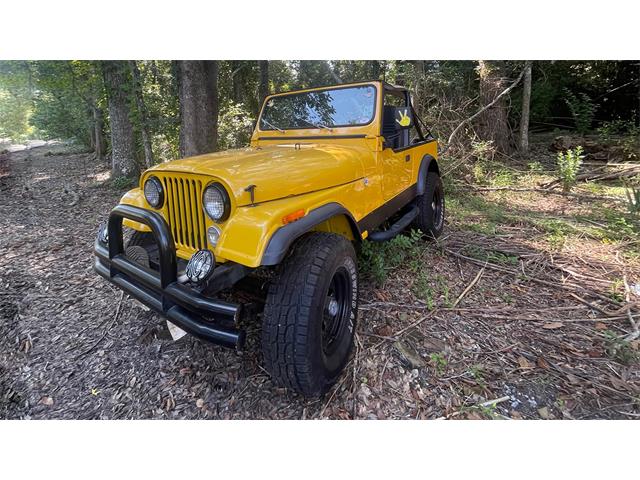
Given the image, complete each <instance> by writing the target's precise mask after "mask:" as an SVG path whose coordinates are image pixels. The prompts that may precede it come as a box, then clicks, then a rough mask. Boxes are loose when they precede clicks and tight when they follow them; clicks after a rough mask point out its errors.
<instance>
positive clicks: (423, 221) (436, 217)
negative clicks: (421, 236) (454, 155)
mask: <svg viewBox="0 0 640 480" xmlns="http://www.w3.org/2000/svg"><path fill="white" fill-rule="evenodd" d="M416 203H417V205H418V210H419V212H418V216H417V218H416V220H415V225H416V227H418V228H419V229H420V230H422V232H424V233H426V234H427V235H428V236H429V237H431V238H438V237H439V236H440V235H442V231H443V230H444V188H443V187H442V179H441V178H440V175H438V174H437V173H436V172H429V173H428V175H427V186H426V188H425V191H424V194H423V195H421V196H419V197H418V198H417V200H416Z"/></svg>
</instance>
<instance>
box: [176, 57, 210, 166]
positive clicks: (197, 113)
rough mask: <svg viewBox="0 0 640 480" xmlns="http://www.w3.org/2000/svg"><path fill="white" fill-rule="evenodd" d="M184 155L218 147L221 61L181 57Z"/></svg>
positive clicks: (181, 150)
mask: <svg viewBox="0 0 640 480" xmlns="http://www.w3.org/2000/svg"><path fill="white" fill-rule="evenodd" d="M177 72H178V92H179V97H180V155H181V156H182V157H190V156H193V155H200V154H203V153H208V152H213V151H214V150H216V144H217V141H218V63H217V62H216V61H210V60H208V61H178V62H177Z"/></svg>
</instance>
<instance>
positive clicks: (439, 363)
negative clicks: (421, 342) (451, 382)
mask: <svg viewBox="0 0 640 480" xmlns="http://www.w3.org/2000/svg"><path fill="white" fill-rule="evenodd" d="M429 360H430V361H431V363H433V366H434V367H435V369H436V373H437V374H438V375H442V374H443V373H444V372H445V370H446V369H447V363H448V362H447V359H446V358H445V356H444V354H443V353H441V352H434V353H432V354H430V355H429Z"/></svg>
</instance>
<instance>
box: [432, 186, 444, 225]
mask: <svg viewBox="0 0 640 480" xmlns="http://www.w3.org/2000/svg"><path fill="white" fill-rule="evenodd" d="M431 211H432V212H433V225H434V226H435V227H436V228H438V227H439V226H440V222H441V220H442V194H441V193H440V189H438V188H436V189H435V191H434V192H433V197H432V198H431Z"/></svg>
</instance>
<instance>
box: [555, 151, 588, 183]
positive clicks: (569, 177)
mask: <svg viewBox="0 0 640 480" xmlns="http://www.w3.org/2000/svg"><path fill="white" fill-rule="evenodd" d="M582 152H583V150H582V147H580V146H578V147H576V148H575V149H569V150H567V152H566V153H562V152H558V157H557V160H556V163H557V167H558V178H559V179H560V181H561V182H562V191H563V192H565V193H566V192H570V191H571V189H572V188H573V186H574V185H575V184H576V177H577V176H578V171H579V170H580V166H581V165H582V158H583V157H582Z"/></svg>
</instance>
